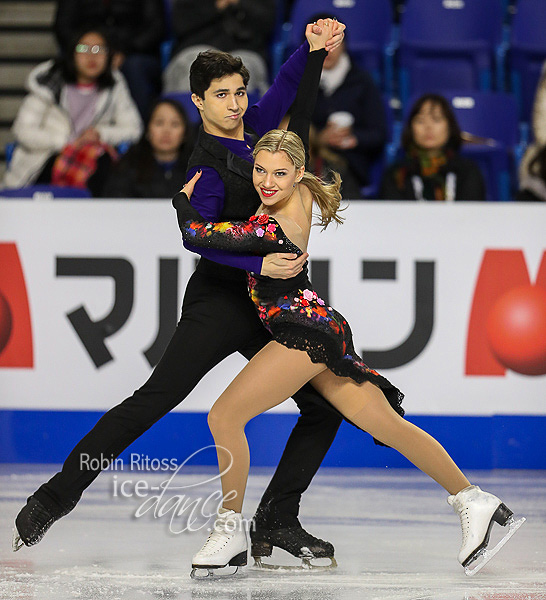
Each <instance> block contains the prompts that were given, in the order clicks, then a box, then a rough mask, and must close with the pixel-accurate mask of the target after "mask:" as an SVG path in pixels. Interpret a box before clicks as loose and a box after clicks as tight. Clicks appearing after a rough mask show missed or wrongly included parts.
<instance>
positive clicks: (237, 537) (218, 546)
mask: <svg viewBox="0 0 546 600" xmlns="http://www.w3.org/2000/svg"><path fill="white" fill-rule="evenodd" d="M247 550H248V543H247V537H246V530H245V524H244V521H243V516H242V515H241V513H236V512H235V511H233V510H225V509H223V508H221V509H220V510H219V511H218V516H217V518H216V521H215V522H214V527H213V528H212V531H211V533H210V535H209V537H208V538H207V541H206V542H205V543H204V545H203V547H202V548H201V550H199V552H198V553H197V554H196V555H195V556H194V557H193V559H192V565H191V566H192V571H191V573H190V576H191V578H192V579H206V578H208V577H212V576H213V575H214V573H215V570H217V569H222V568H224V567H228V566H230V567H235V571H233V573H222V575H235V573H237V571H238V570H239V567H244V566H245V565H246V563H247Z"/></svg>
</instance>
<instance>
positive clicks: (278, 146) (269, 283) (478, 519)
mask: <svg viewBox="0 0 546 600" xmlns="http://www.w3.org/2000/svg"><path fill="white" fill-rule="evenodd" d="M253 156H254V168H253V184H254V187H255V188H256V191H257V192H258V194H259V196H260V199H261V206H260V208H259V209H258V211H257V213H256V215H254V216H253V217H251V218H250V220H248V221H241V222H222V223H210V222H206V221H205V220H204V219H202V218H201V217H200V215H199V213H198V212H197V211H196V210H195V209H193V207H192V206H191V204H190V202H189V197H190V196H191V193H192V190H193V186H194V184H195V182H196V181H197V179H198V178H199V177H200V173H197V174H196V175H195V176H194V177H193V178H192V179H191V180H190V181H189V182H188V183H187V184H186V185H185V186H184V187H183V189H182V192H180V193H179V194H177V195H176V196H175V197H174V199H173V205H174V207H175V208H176V210H177V214H178V223H179V226H180V229H181V231H182V235H183V238H184V240H185V241H187V242H189V243H190V244H192V245H194V246H204V247H209V248H220V249H226V250H231V251H240V252H254V253H257V254H266V253H268V252H290V253H295V254H297V255H301V254H302V253H303V252H305V251H306V248H307V243H308V239H309V234H310V229H311V221H312V208H313V204H314V203H316V204H317V206H318V208H319V210H320V220H319V223H320V225H322V226H323V227H326V226H327V225H328V224H329V223H330V222H331V221H336V222H338V223H340V222H341V218H340V216H339V214H338V210H339V203H340V198H341V196H340V191H339V190H340V184H341V178H340V177H339V175H338V174H335V175H334V181H333V183H331V184H326V183H323V182H322V181H320V180H319V179H317V178H316V177H315V176H314V175H312V174H310V173H309V172H307V171H306V170H305V150H304V146H303V143H302V141H301V139H300V138H299V137H298V136H297V135H296V134H295V133H293V132H291V131H283V130H273V131H270V132H268V133H267V134H265V135H264V136H263V137H262V138H261V140H260V141H259V142H258V143H257V144H256V147H255V149H254V153H253ZM248 285H249V292H250V295H251V298H252V300H253V302H254V303H255V305H256V308H257V310H258V314H259V316H260V318H261V320H262V323H263V324H264V325H265V327H267V328H268V329H269V330H270V331H271V333H272V335H273V341H271V342H269V343H268V344H267V345H266V346H265V347H264V348H263V349H262V350H261V351H260V352H259V353H258V354H257V355H256V356H255V357H254V358H253V359H252V360H251V361H250V362H249V363H248V364H247V365H246V366H245V367H244V368H243V370H242V371H241V372H240V373H239V374H238V375H237V377H236V378H235V379H234V380H233V381H232V383H231V384H230V385H229V386H228V387H227V389H226V390H225V391H224V392H223V393H222V395H221V396H220V398H219V399H218V400H217V401H216V403H215V404H214V406H213V407H212V409H211V411H210V413H209V417H208V422H209V426H210V429H211V431H212V434H213V436H214V440H215V443H216V445H217V448H218V462H219V468H220V472H221V473H222V478H221V479H222V491H223V497H224V501H223V506H222V508H220V510H219V514H218V517H217V519H216V522H215V525H214V528H213V531H212V533H211V534H210V536H209V538H208V539H207V541H206V542H205V544H204V546H203V548H202V549H201V550H200V551H199V552H198V553H197V554H196V555H195V556H194V557H193V564H192V567H193V569H194V571H192V574H193V573H194V572H195V570H196V569H198V568H204V569H214V568H220V567H224V566H226V565H228V564H229V565H232V566H239V565H244V564H246V551H247V541H246V535H245V532H244V528H243V525H242V515H241V509H242V505H243V497H244V493H245V486H246V481H247V477H248V469H249V449H248V444H247V440H246V437H245V432H244V428H245V425H246V424H247V422H248V421H249V420H250V419H252V418H254V417H255V416H257V415H259V414H261V413H263V412H265V411H266V410H268V409H270V408H272V407H273V406H276V405H278V404H280V403H281V402H283V401H284V400H285V399H286V398H288V397H290V395H291V394H292V393H294V391H295V390H297V389H299V388H300V387H301V386H302V385H304V384H305V383H306V382H308V381H310V382H311V383H312V385H313V386H314V387H315V388H316V389H317V390H318V391H319V392H320V393H321V394H322V395H323V396H324V397H325V398H326V399H327V400H328V401H329V402H330V403H331V404H332V405H333V406H334V407H335V408H336V409H337V410H338V411H339V412H340V413H342V414H343V416H344V417H345V419H346V420H348V421H349V422H351V423H352V424H354V425H356V426H357V427H358V428H360V429H362V430H363V431H367V432H368V433H370V434H371V435H372V436H373V437H374V439H375V440H376V441H378V442H379V443H381V444H385V445H388V446H391V447H393V448H395V449H396V450H398V451H399V452H401V453H402V454H403V455H404V456H405V457H406V458H407V459H408V460H410V461H411V462H412V463H413V464H414V465H416V466H417V467H418V468H419V469H421V470H422V471H424V472H425V473H426V474H428V475H429V476H430V477H432V478H433V479H434V480H435V481H437V482H438V483H439V484H440V485H441V486H442V487H443V488H444V489H445V490H446V491H447V492H448V493H449V494H450V496H449V497H448V503H449V504H450V505H451V506H453V508H454V510H455V511H456V512H457V513H458V514H459V516H460V519H461V524H462V530H463V542H462V547H461V550H460V552H459V561H460V562H461V563H462V565H463V567H465V568H467V573H468V572H469V569H468V567H469V566H470V565H471V564H472V563H474V562H475V561H476V560H477V559H478V558H479V557H480V556H482V557H483V558H485V559H486V560H484V561H482V563H480V565H478V567H476V568H475V569H474V572H475V571H476V570H477V568H481V566H483V564H485V562H486V561H487V560H489V559H490V558H491V556H492V554H493V553H492V552H489V555H485V556H484V552H482V550H484V549H485V548H486V546H487V543H488V541H489V533H490V530H491V528H492V525H493V522H495V521H496V522H497V523H499V524H501V525H504V526H505V525H510V528H509V531H508V534H507V536H506V537H505V539H507V538H508V537H509V536H510V535H511V534H512V533H513V532H514V531H515V530H516V529H517V527H519V525H521V523H522V522H523V520H520V521H518V522H515V521H514V519H513V518H512V512H511V511H510V510H509V509H508V508H507V507H506V506H505V505H504V504H503V503H502V502H501V501H500V500H499V498H497V497H496V496H494V495H493V494H489V493H487V492H483V491H482V490H481V489H480V488H479V487H477V486H474V485H471V484H470V482H469V481H468V479H467V478H466V477H465V475H463V473H462V472H461V471H460V470H459V468H458V467H457V465H456V464H455V463H454V462H453V460H452V459H451V458H450V456H449V455H448V454H447V452H446V451H445V449H444V448H443V447H442V446H441V445H440V444H439V443H438V442H437V441H436V440H435V439H434V438H432V437H431V436H430V435H428V434H427V433H425V432H424V431H423V430H421V429H419V428H418V427H416V426H415V425H413V424H412V423H409V422H408V421H406V420H404V419H403V418H402V416H403V414H404V411H403V409H402V408H401V400H402V397H403V395H402V393H401V392H400V391H399V390H398V389H397V388H396V387H394V386H393V385H392V384H391V383H390V382H389V381H387V379H385V378H384V377H382V376H381V375H380V374H379V373H377V372H376V371H374V370H373V369H371V368H369V367H368V366H366V365H365V364H364V362H363V361H362V359H361V358H360V357H359V356H358V355H357V354H356V352H355V351H354V347H353V342H352V336H351V330H350V327H349V324H348V323H347V321H346V320H345V319H344V318H343V316H342V315H340V314H339V313H338V312H337V311H335V310H334V309H333V308H331V307H330V306H327V305H326V303H325V302H324V301H323V300H322V299H321V298H320V297H319V296H318V295H317V293H316V292H315V291H314V290H313V287H312V285H311V283H310V281H309V279H308V277H307V269H305V270H304V271H303V272H302V273H301V274H299V275H296V276H295V277H292V278H290V279H284V280H283V279H279V280H273V279H270V278H268V277H264V276H260V275H257V274H253V273H250V274H249V276H248ZM231 461H232V465H231V468H229V465H230V462H231ZM503 541H504V540H503ZM254 543H256V544H258V543H259V540H253V544H254ZM262 545H263V553H262V555H268V552H270V545H269V544H268V541H267V540H266V539H264V540H263V541H262ZM254 550H255V549H254V547H253V555H254V556H256V555H257V554H258V555H259V553H256V552H255V551H254Z"/></svg>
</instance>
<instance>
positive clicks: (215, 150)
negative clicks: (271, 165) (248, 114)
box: [188, 125, 260, 281]
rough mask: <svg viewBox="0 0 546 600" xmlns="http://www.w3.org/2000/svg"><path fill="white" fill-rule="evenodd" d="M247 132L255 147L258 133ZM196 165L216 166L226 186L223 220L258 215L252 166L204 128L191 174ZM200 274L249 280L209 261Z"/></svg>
mask: <svg viewBox="0 0 546 600" xmlns="http://www.w3.org/2000/svg"><path fill="white" fill-rule="evenodd" d="M245 133H248V134H250V135H251V137H252V141H253V143H254V144H255V143H256V141H257V140H258V136H257V135H256V133H255V132H254V131H252V130H251V129H250V128H246V129H245ZM196 166H205V167H212V168H213V169H214V170H215V171H216V172H217V173H218V175H220V178H221V179H222V181H223V183H224V194H225V196H224V207H223V209H222V212H221V214H220V219H219V220H220V221H234V220H235V221H246V220H247V219H249V218H250V217H251V216H252V215H253V214H254V213H255V212H256V210H257V209H258V206H259V205H260V199H259V197H258V194H257V193H256V190H255V189H254V186H253V185H252V163H249V162H248V161H247V160H245V159H244V158H241V157H240V156H237V155H236V154H233V152H231V151H230V150H228V149H227V148H226V147H225V146H224V145H222V144H221V143H220V142H219V141H218V140H216V139H214V137H213V136H212V135H209V134H208V133H205V131H204V129H203V126H202V125H201V127H200V128H199V135H198V136H197V142H196V144H195V148H194V149H193V152H192V153H191V156H190V158H189V161H188V171H189V170H190V169H191V168H192V167H196ZM197 271H199V272H201V273H207V274H208V275H211V276H214V277H222V278H225V279H226V278H227V279H236V280H244V281H246V274H245V272H244V271H242V270H241V269H235V268H234V267H228V266H226V265H221V264H219V263H215V262H213V261H210V260H207V259H206V258H201V259H200V260H199V264H198V265H197Z"/></svg>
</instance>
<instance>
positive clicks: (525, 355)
mask: <svg viewBox="0 0 546 600" xmlns="http://www.w3.org/2000/svg"><path fill="white" fill-rule="evenodd" d="M486 328H487V338H488V340H489V345H490V347H491V350H492V352H493V354H494V355H495V357H496V358H497V360H498V361H499V362H500V363H501V364H502V365H503V366H505V367H506V368H508V369H511V370H512V371H516V372H517V373H522V374H523V375H545V374H546V290H544V289H543V288H540V287H537V286H532V285H529V286H522V287H517V288H514V289H512V290H510V291H509V292H507V293H506V294H504V295H503V296H501V297H500V298H499V299H498V300H497V301H496V302H495V304H494V305H493V307H492V309H491V312H490V313H489V316H488V318H487V324H486Z"/></svg>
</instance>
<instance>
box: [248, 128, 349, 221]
mask: <svg viewBox="0 0 546 600" xmlns="http://www.w3.org/2000/svg"><path fill="white" fill-rule="evenodd" d="M262 150H266V151H267V152H273V153H274V152H284V153H285V154H286V155H287V156H288V158H289V159H290V160H291V162H292V163H293V164H294V166H295V168H296V171H297V170H298V169H301V167H303V166H304V165H305V148H304V147H303V142H302V141H301V139H300V137H299V136H298V135H297V134H295V133H294V132H293V131H285V130H284V129H272V130H271V131H268V132H267V133H266V134H265V135H263V136H262V137H261V138H260V139H259V140H258V143H257V144H256V146H255V148H254V152H253V156H254V158H256V155H257V154H258V152H261V151H262ZM301 183H302V184H303V185H305V187H307V189H308V190H309V191H310V192H311V195H312V196H313V200H314V201H315V202H316V203H317V205H318V207H319V210H320V220H319V222H318V225H321V226H322V228H323V229H324V228H326V227H327V226H328V225H329V224H330V223H331V222H332V221H335V222H336V223H343V218H342V217H340V216H339V215H338V212H339V211H340V210H343V209H341V208H340V202H341V191H340V189H341V176H340V174H339V173H337V172H335V171H332V182H330V183H327V182H325V181H322V180H321V179H319V178H318V177H316V176H315V175H313V173H310V172H309V171H305V172H304V174H303V177H302V179H301Z"/></svg>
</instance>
